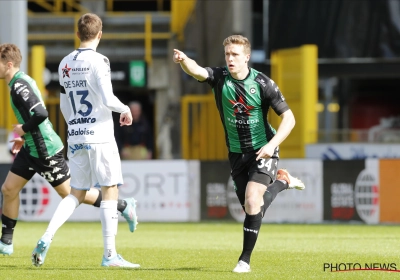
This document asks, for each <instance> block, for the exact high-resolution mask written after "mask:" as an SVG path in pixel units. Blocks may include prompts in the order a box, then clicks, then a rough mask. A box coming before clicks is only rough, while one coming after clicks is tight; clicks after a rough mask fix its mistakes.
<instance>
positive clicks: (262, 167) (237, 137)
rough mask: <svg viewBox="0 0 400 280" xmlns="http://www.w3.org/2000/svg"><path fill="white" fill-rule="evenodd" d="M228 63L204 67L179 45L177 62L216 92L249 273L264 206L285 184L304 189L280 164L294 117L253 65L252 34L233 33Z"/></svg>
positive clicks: (227, 43)
mask: <svg viewBox="0 0 400 280" xmlns="http://www.w3.org/2000/svg"><path fill="white" fill-rule="evenodd" d="M223 45H224V49H225V61H226V66H225V67H205V68H203V67H201V66H199V65H198V64H197V63H196V62H195V61H194V60H192V59H190V58H188V57H187V56H186V55H185V54H184V53H183V52H181V51H179V50H176V49H175V50H174V56H173V61H174V62H175V63H179V64H180V65H181V67H182V69H183V70H184V71H185V72H186V73H187V74H189V75H191V76H192V77H194V78H195V79H197V80H198V81H200V82H207V83H208V84H209V85H210V86H211V88H212V91H213V93H214V96H215V102H216V105H217V108H218V110H219V114H220V117H221V121H222V124H223V127H224V130H225V138H226V144H227V147H228V150H229V162H230V164H231V176H232V178H233V181H234V185H235V191H236V194H237V197H238V199H239V201H240V203H241V205H242V207H243V209H244V211H245V213H246V217H245V220H244V223H243V250H242V253H241V255H240V257H239V261H238V263H237V265H236V267H235V268H234V269H233V272H236V273H246V272H250V271H251V270H250V257H251V254H252V251H253V249H254V246H255V244H256V241H257V237H258V233H259V231H260V228H261V222H262V218H263V217H264V214H265V211H266V210H267V208H268V207H269V206H270V205H271V203H272V201H273V200H274V199H275V197H276V196H277V194H278V193H279V192H281V191H282V190H285V189H294V188H295V189H299V190H302V189H304V188H305V186H304V184H303V183H302V182H301V181H300V180H299V179H297V178H294V177H292V176H291V175H290V174H289V173H288V172H287V170H284V169H279V170H278V162H279V144H280V143H282V142H283V140H284V139H285V138H286V137H287V136H288V135H289V134H290V132H291V130H292V129H293V127H294V125H295V118H294V116H293V113H292V111H291V110H290V109H289V106H288V104H287V103H286V101H285V98H284V97H283V95H282V93H281V92H280V90H279V88H278V86H277V85H276V84H275V83H274V81H273V80H272V79H270V78H268V77H267V76H266V75H264V74H263V73H260V72H258V71H256V70H255V69H252V68H250V67H249V66H248V62H249V59H250V53H251V46H250V42H249V41H248V39H247V38H245V37H243V36H241V35H232V36H230V37H228V38H226V39H225V40H224V42H223ZM269 108H272V109H273V110H274V111H275V113H276V114H277V115H278V116H280V117H281V118H282V121H281V124H280V125H279V128H278V129H277V130H275V129H274V128H273V127H272V126H271V125H270V124H269V123H268V120H267V113H268V110H269Z"/></svg>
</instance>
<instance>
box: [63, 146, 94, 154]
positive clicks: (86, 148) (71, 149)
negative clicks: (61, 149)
mask: <svg viewBox="0 0 400 280" xmlns="http://www.w3.org/2000/svg"><path fill="white" fill-rule="evenodd" d="M69 149H70V151H71V153H72V154H74V153H75V152H76V151H79V150H83V149H85V150H90V149H92V147H91V146H90V145H88V144H75V145H74V146H73V147H72V146H69Z"/></svg>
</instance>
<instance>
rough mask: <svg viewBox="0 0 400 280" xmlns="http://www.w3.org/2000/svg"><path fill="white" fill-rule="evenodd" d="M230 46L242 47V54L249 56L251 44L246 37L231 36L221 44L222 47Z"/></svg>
mask: <svg viewBox="0 0 400 280" xmlns="http://www.w3.org/2000/svg"><path fill="white" fill-rule="evenodd" d="M230 44H237V45H242V46H243V48H244V52H245V53H246V54H250V53H251V44H250V41H249V39H247V38H246V37H244V36H242V35H231V36H229V37H228V38H226V39H225V40H224V42H223V43H222V45H224V47H225V46H227V45H230Z"/></svg>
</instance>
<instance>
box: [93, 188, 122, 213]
mask: <svg viewBox="0 0 400 280" xmlns="http://www.w3.org/2000/svg"><path fill="white" fill-rule="evenodd" d="M102 199H103V196H102V194H101V191H99V196H98V197H97V199H96V202H95V203H94V204H93V206H94V207H100V203H101V200H102ZM125 208H126V201H125V200H122V199H118V204H117V209H118V211H119V212H121V213H122V212H124V210H125Z"/></svg>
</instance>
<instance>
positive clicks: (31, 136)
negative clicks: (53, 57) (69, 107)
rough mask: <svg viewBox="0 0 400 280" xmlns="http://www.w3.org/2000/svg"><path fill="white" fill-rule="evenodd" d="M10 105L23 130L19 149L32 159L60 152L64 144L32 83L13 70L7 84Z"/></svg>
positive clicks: (25, 76) (28, 78)
mask: <svg viewBox="0 0 400 280" xmlns="http://www.w3.org/2000/svg"><path fill="white" fill-rule="evenodd" d="M8 86H9V87H10V93H11V107H12V109H13V111H14V114H15V116H16V118H17V120H18V123H19V124H22V126H21V128H22V130H23V131H24V132H25V134H24V135H23V138H24V139H25V143H24V147H23V149H22V151H23V152H27V153H28V154H29V155H30V156H32V157H34V158H42V159H46V158H49V157H52V156H54V155H55V154H57V153H58V152H60V151H61V150H62V149H63V147H64V145H63V143H62V141H61V139H60V137H59V136H58V135H57V133H56V132H55V131H54V130H53V125H52V124H51V122H50V121H49V119H48V118H47V117H48V112H47V110H46V107H45V106H44V102H43V99H42V96H41V94H40V91H39V89H38V87H37V86H36V82H35V81H34V80H33V79H32V78H31V77H29V76H28V75H26V74H25V73H23V72H20V71H19V72H17V73H15V75H14V77H13V78H12V80H11V81H10V83H9V84H8Z"/></svg>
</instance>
